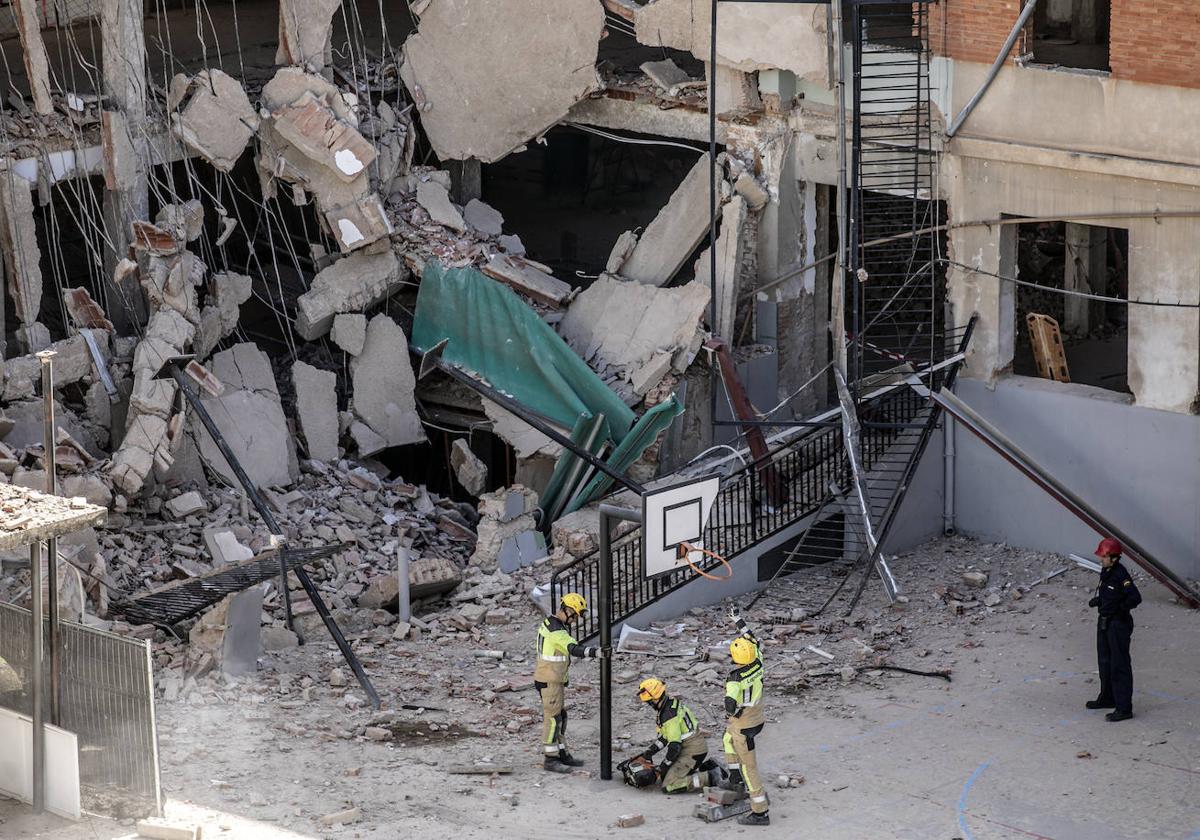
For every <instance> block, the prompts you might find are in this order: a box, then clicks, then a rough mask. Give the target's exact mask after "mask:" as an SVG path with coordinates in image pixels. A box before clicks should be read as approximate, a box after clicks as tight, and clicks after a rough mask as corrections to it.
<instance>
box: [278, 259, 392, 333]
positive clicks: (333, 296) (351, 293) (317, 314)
mask: <svg viewBox="0 0 1200 840" xmlns="http://www.w3.org/2000/svg"><path fill="white" fill-rule="evenodd" d="M407 277H408V271H407V270H406V269H405V268H404V266H403V265H401V264H400V261H399V260H398V259H396V255H395V253H394V252H393V251H392V249H391V248H390V247H388V248H385V249H383V250H381V251H379V252H375V251H373V250H372V251H364V252H360V253H356V254H351V255H350V256H348V257H343V258H342V259H340V260H338V261H337V262H335V263H334V264H333V265H331V266H329V267H328V268H326V269H324V270H322V271H321V272H319V273H318V274H317V276H316V277H314V278H313V281H312V286H311V287H310V288H309V290H308V291H307V292H305V293H304V294H302V295H301V296H300V297H299V298H297V299H296V324H295V327H296V332H297V333H299V334H300V337H301V338H303V339H305V340H306V341H312V340H313V339H317V338H320V337H321V336H323V335H325V334H326V333H327V332H329V329H330V328H331V327H332V326H333V318H334V316H335V315H337V314H338V313H340V312H362V311H364V310H366V309H369V308H371V307H372V306H375V305H376V304H378V303H381V302H382V301H383V300H384V299H385V298H386V297H387V296H388V295H390V294H391V293H392V292H394V291H396V290H397V289H398V288H400V284H401V283H403V282H404V281H405V279H407Z"/></svg>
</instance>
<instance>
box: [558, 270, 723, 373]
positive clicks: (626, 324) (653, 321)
mask: <svg viewBox="0 0 1200 840" xmlns="http://www.w3.org/2000/svg"><path fill="white" fill-rule="evenodd" d="M708 300H709V288H708V285H707V284H705V283H699V282H697V281H694V280H693V281H692V282H691V283H687V284H685V285H683V286H678V287H675V288H668V289H656V288H655V287H653V286H648V285H644V284H642V283H631V282H623V281H621V280H615V279H613V278H611V277H601V278H600V279H599V280H596V281H595V282H593V283H592V285H591V286H589V287H588V288H586V289H584V290H583V292H581V293H580V294H579V296H578V297H576V298H575V300H574V301H572V302H571V305H570V307H568V308H567V314H566V316H565V317H564V318H563V319H562V321H561V322H560V323H559V325H558V331H559V334H560V335H562V337H563V338H564V339H565V340H566V342H567V343H568V344H569V345H571V347H572V348H573V349H574V350H575V351H576V352H577V353H579V354H580V355H581V356H582V357H583V358H584V359H585V360H587V361H588V362H589V363H591V364H592V365H593V367H597V368H599V367H602V366H603V365H612V366H613V367H616V368H618V369H620V370H622V371H624V373H625V375H626V378H630V377H631V376H632V375H633V374H634V372H635V371H640V370H642V369H643V368H644V367H645V366H646V365H647V363H653V365H654V369H656V370H657V369H659V368H660V367H661V364H660V360H659V359H657V358H656V357H659V356H660V354H663V353H666V354H667V355H669V356H674V354H676V353H679V352H680V351H682V350H685V349H686V348H689V347H690V346H691V344H692V339H693V337H694V336H695V334H696V328H697V326H698V325H699V323H700V319H701V318H702V317H703V316H704V313H705V312H706V311H707V308H708ZM662 373H663V375H665V373H666V371H665V370H664V371H662ZM661 379H662V376H658V378H657V379H654V378H653V377H652V376H650V372H649V371H646V372H643V373H641V374H640V375H639V384H640V386H641V387H643V388H645V389H646V390H649V389H650V388H653V387H654V386H655V385H657V384H658V381H659V380H661Z"/></svg>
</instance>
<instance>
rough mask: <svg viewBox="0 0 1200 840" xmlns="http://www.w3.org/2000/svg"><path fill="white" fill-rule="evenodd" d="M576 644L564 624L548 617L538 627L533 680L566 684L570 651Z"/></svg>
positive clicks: (553, 617)
mask: <svg viewBox="0 0 1200 840" xmlns="http://www.w3.org/2000/svg"><path fill="white" fill-rule="evenodd" d="M575 644H576V642H575V639H574V637H573V636H572V635H571V634H570V632H569V631H568V630H567V627H566V625H565V624H563V623H562V622H561V621H559V620H558V618H556V617H555V616H549V617H548V618H546V619H545V620H544V621H542V623H541V624H540V625H539V626H538V637H537V666H536V667H535V669H534V672H533V678H534V680H536V681H537V682H544V683H562V684H563V685H566V684H567V669H568V668H569V667H570V664H571V655H570V649H571V648H572V647H573V646H574V645H575Z"/></svg>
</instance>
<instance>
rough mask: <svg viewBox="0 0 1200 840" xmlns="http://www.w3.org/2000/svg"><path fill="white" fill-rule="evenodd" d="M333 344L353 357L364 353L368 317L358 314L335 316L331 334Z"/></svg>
mask: <svg viewBox="0 0 1200 840" xmlns="http://www.w3.org/2000/svg"><path fill="white" fill-rule="evenodd" d="M329 337H330V338H331V339H333V343H334V344H336V345H337V346H338V347H341V348H342V349H343V350H345V351H346V352H347V353H349V354H350V355H351V356H357V355H359V354H360V353H362V349H363V342H365V341H366V340H367V317H366V316H365V315H359V314H357V313H341V314H338V315H335V316H333V329H331V330H330V332H329Z"/></svg>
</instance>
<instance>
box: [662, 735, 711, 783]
mask: <svg viewBox="0 0 1200 840" xmlns="http://www.w3.org/2000/svg"><path fill="white" fill-rule="evenodd" d="M682 747H683V751H682V752H681V753H679V758H677V759H676V760H675V763H674V764H672V765H671V766H670V767H668V768H667V774H666V775H665V776H663V780H662V788H663V792H664V793H679V792H680V791H685V790H690V791H699V790H702V789H703V788H704V785H705V784H706V783H707V780H708V772H707V771H705V772H704V773H701V772H700V771H699V770H698V769H697V768H699V767H700V764H701V763H702V762H703V761H704V759H705V758H707V757H708V743H707V742H706V741H705V740H704V737H703V736H702V735H700V734H699V733H697V734H695V735H693V736H692V737H691V738H688V739H687V740H685V741H683V742H682ZM701 777H703V778H701Z"/></svg>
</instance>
